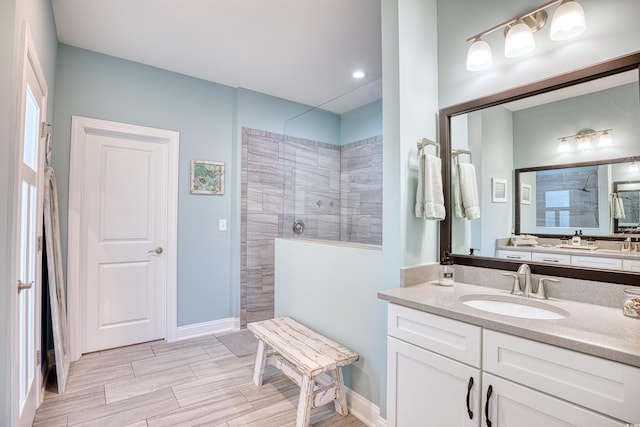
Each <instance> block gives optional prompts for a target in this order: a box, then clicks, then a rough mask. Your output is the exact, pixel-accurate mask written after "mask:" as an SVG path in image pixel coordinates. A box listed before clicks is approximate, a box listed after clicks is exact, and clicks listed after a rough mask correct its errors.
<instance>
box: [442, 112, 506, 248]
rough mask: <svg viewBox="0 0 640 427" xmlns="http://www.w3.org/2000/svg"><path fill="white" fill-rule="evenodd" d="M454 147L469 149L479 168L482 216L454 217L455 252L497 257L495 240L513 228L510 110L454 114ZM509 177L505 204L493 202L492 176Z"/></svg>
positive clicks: (452, 132)
mask: <svg viewBox="0 0 640 427" xmlns="http://www.w3.org/2000/svg"><path fill="white" fill-rule="evenodd" d="M451 143H452V148H456V149H459V148H463V149H469V150H471V152H472V153H473V164H474V166H475V168H476V176H477V182H478V197H479V200H480V218H479V219H476V220H473V221H468V220H466V219H460V218H455V217H454V216H452V217H451V218H452V224H451V226H452V242H451V243H452V245H451V247H452V252H453V253H457V254H465V255H466V254H469V250H470V248H476V249H479V251H474V253H477V254H478V255H481V256H490V257H492V256H495V239H497V238H500V237H505V236H508V235H510V233H511V231H512V229H513V222H512V210H513V191H512V188H513V150H512V148H511V147H512V146H513V130H512V115H511V112H510V111H508V110H507V109H505V108H504V107H494V108H490V109H486V110H482V111H479V112H476V113H471V114H465V115H462V116H457V117H453V118H452V120H451ZM494 177H500V178H506V181H507V186H506V188H507V192H508V194H507V197H506V199H507V201H506V203H493V202H492V191H491V188H492V187H491V184H492V182H491V179H492V178H494Z"/></svg>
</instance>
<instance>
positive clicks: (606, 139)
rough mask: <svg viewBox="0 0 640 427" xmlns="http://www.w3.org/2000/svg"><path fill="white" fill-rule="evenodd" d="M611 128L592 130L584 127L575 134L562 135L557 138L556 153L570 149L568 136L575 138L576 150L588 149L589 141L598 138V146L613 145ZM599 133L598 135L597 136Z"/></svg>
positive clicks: (589, 146)
mask: <svg viewBox="0 0 640 427" xmlns="http://www.w3.org/2000/svg"><path fill="white" fill-rule="evenodd" d="M612 131H613V129H603V130H593V129H585V130H581V131H580V132H578V133H577V134H575V135H569V136H563V137H561V138H558V139H559V140H560V142H559V143H558V153H566V152H568V151H571V145H570V144H569V141H568V138H574V139H575V140H576V143H577V144H576V147H577V149H578V150H588V149H590V148H591V141H593V140H594V139H596V138H598V147H607V146H611V145H613V139H612V137H611V132H612ZM598 135H600V137H598Z"/></svg>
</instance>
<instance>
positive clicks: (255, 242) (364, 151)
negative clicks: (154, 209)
mask: <svg viewBox="0 0 640 427" xmlns="http://www.w3.org/2000/svg"><path fill="white" fill-rule="evenodd" d="M241 174H242V177H241V181H242V184H241V185H242V188H241V211H242V213H241V244H240V251H241V257H240V262H241V272H240V323H241V326H242V327H244V326H245V325H246V324H247V323H249V322H253V321H258V320H264V319H269V318H272V317H273V315H274V292H273V290H274V243H275V242H274V239H275V238H276V237H282V236H285V237H294V236H296V234H295V233H294V222H296V223H297V224H300V222H301V223H303V224H304V231H303V232H302V234H300V235H299V236H300V237H303V238H314V239H322V240H337V241H338V240H339V241H346V242H353V243H364V244H372V245H381V244H382V136H375V137H371V138H366V139H363V140H360V141H355V142H352V143H350V144H346V145H342V146H341V145H336V144H327V143H324V142H318V141H312V140H308V139H301V138H295V137H291V136H286V135H282V134H277V133H271V132H265V131H261V130H255V129H246V128H244V129H243V130H242V172H241ZM299 229H300V227H299V226H298V230H299Z"/></svg>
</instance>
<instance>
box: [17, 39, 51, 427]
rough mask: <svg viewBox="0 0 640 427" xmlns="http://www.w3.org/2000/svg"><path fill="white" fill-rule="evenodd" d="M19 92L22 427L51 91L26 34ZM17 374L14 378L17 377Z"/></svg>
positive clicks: (31, 363) (34, 390)
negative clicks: (44, 132) (45, 123)
mask: <svg viewBox="0 0 640 427" xmlns="http://www.w3.org/2000/svg"><path fill="white" fill-rule="evenodd" d="M23 66H24V68H23V71H24V74H23V85H22V88H21V91H22V93H21V105H22V111H21V116H20V117H21V120H20V142H19V153H18V155H19V157H18V167H17V171H18V187H17V197H18V199H17V203H16V207H17V212H16V219H17V220H16V231H17V238H16V254H17V258H16V262H17V265H16V266H15V270H14V271H15V272H16V275H17V277H16V279H15V282H14V283H15V284H16V295H17V301H16V302H15V307H16V310H15V312H16V319H15V321H14V322H12V323H13V325H15V326H14V328H15V331H14V334H15V335H14V336H15V337H16V339H15V341H14V342H15V345H14V348H15V353H14V354H13V358H14V360H15V365H14V364H12V366H16V367H17V378H16V381H15V383H16V384H15V387H16V388H17V390H15V395H14V396H17V399H16V400H14V402H15V403H14V405H15V406H16V409H17V410H16V413H17V425H18V426H30V425H31V424H32V422H33V418H34V416H35V411H36V409H37V407H38V403H39V401H40V383H41V375H40V357H39V354H40V322H41V320H40V306H41V287H42V281H41V276H42V273H41V270H42V252H41V247H40V244H39V242H40V241H41V239H42V176H43V174H42V172H43V171H42V169H43V157H42V135H41V123H42V122H43V121H44V119H45V117H46V114H45V110H46V99H47V88H46V83H45V82H44V78H43V77H42V70H41V68H40V66H39V63H38V60H37V56H36V54H35V51H34V50H33V44H32V41H31V38H30V35H29V32H28V30H27V31H26V32H25V56H24V62H23ZM14 374H15V373H14Z"/></svg>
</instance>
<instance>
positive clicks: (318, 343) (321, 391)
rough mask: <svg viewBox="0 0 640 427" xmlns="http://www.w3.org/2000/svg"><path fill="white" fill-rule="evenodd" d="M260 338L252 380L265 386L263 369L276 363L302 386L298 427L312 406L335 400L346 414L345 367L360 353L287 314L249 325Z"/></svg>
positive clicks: (343, 413)
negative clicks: (343, 372)
mask: <svg viewBox="0 0 640 427" xmlns="http://www.w3.org/2000/svg"><path fill="white" fill-rule="evenodd" d="M247 328H248V329H249V330H250V331H251V332H253V334H254V335H255V336H256V338H257V339H258V353H257V355H256V364H255V370H254V373H253V382H254V383H255V385H257V386H261V385H262V379H263V377H264V370H265V368H266V367H267V366H275V367H277V368H278V369H280V370H281V371H282V372H283V373H284V374H285V375H286V376H288V377H289V378H291V379H292V380H293V381H294V382H295V383H296V384H298V385H299V386H300V398H299V399H298V413H297V418H296V427H306V426H308V425H309V420H310V416H311V409H313V408H317V407H319V406H322V405H325V404H327V403H330V402H335V408H336V411H337V412H338V413H339V414H341V415H347V414H348V413H349V409H348V408H347V399H346V396H345V393H344V383H343V380H342V367H343V366H346V365H349V364H350V363H352V362H355V361H356V360H358V354H357V353H354V352H353V351H351V350H349V349H348V348H345V347H343V346H341V345H340V344H338V343H336V342H334V341H331V340H330V339H328V338H326V337H324V336H322V335H320V334H318V333H316V332H314V331H312V330H311V329H309V328H307V327H306V326H304V325H301V324H300V323H298V322H296V321H295V320H293V319H290V318H288V317H280V318H277V319H270V320H264V321H261V322H253V323H249V324H248V325H247Z"/></svg>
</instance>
